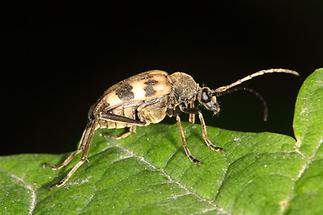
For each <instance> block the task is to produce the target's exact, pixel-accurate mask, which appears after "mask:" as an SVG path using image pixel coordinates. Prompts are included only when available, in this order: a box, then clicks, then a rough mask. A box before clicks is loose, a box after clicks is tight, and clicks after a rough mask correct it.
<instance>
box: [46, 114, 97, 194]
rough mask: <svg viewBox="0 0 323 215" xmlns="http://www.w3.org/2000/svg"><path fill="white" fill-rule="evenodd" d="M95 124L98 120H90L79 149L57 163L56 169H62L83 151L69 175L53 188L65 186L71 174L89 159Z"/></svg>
mask: <svg viewBox="0 0 323 215" xmlns="http://www.w3.org/2000/svg"><path fill="white" fill-rule="evenodd" d="M95 125H96V120H90V121H89V122H88V124H87V126H86V128H85V130H84V132H83V135H82V138H81V143H80V146H79V149H77V150H76V151H75V152H73V153H72V154H71V155H70V156H68V157H67V158H66V159H65V160H64V161H63V163H62V164H60V165H57V167H56V169H61V168H62V167H64V166H67V165H68V164H69V163H70V162H71V161H72V160H73V158H74V157H75V156H76V155H77V154H79V153H80V152H82V157H81V159H80V160H79V161H78V162H77V163H76V164H75V165H74V166H73V168H72V169H71V170H70V171H69V172H68V173H67V175H66V176H65V177H64V178H63V179H61V180H60V181H59V182H58V183H57V184H54V185H52V186H51V188H53V187H54V186H56V187H61V186H63V185H64V184H65V183H66V182H67V181H68V180H69V179H70V178H71V176H72V175H73V174H74V173H75V172H76V171H77V170H78V168H80V166H82V164H83V163H84V162H85V161H87V158H88V152H89V147H90V143H91V138H92V135H93V133H94V130H95Z"/></svg>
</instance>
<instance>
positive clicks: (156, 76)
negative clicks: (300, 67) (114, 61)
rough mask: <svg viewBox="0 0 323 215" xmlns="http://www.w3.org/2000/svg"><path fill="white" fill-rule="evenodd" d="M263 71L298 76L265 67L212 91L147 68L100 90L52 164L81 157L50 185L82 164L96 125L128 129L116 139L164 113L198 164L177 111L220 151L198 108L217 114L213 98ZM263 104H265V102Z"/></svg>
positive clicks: (189, 79)
mask: <svg viewBox="0 0 323 215" xmlns="http://www.w3.org/2000/svg"><path fill="white" fill-rule="evenodd" d="M267 73H288V74H292V75H296V76H299V74H298V73H297V72H295V71H292V70H288V69H280V68H277V69H268V70H261V71H259V72H256V73H253V74H251V75H248V76H246V77H244V78H242V79H239V80H238V81H236V82H233V83H232V84H229V85H226V86H222V87H219V88H217V89H215V90H212V89H210V88H208V87H200V86H199V84H197V83H196V82H195V81H194V79H193V78H192V77H191V76H190V75H188V74H186V73H182V72H175V73H172V74H170V75H169V74H168V73H167V72H164V71H160V70H151V71H148V72H143V73H140V74H137V75H134V76H132V77H130V78H128V79H125V80H123V81H121V82H119V83H117V84H115V85H113V86H112V87H110V88H109V89H108V90H106V91H105V92H104V94H103V95H102V96H101V98H100V99H99V100H98V101H97V102H96V103H95V104H94V105H93V106H92V107H91V108H90V110H89V114H88V118H89V119H88V123H87V125H86V128H85V130H84V132H83V135H82V138H81V141H80V144H79V147H78V149H77V150H76V151H74V152H72V153H71V154H70V155H69V156H68V157H67V158H66V159H65V160H64V161H63V162H62V163H61V164H57V165H53V166H52V168H53V169H54V170H58V169H61V168H63V167H65V166H67V165H68V164H69V163H70V162H71V161H72V160H73V158H74V157H75V156H76V155H78V154H80V153H82V157H81V159H80V160H79V161H78V162H77V163H76V164H75V166H74V167H73V168H72V169H71V170H70V171H69V172H68V173H67V175H66V176H65V177H64V178H63V179H62V180H60V181H59V182H58V183H57V184H54V185H53V186H57V187H60V186H63V185H64V184H65V183H66V182H67V181H68V180H69V179H70V177H71V176H72V175H73V174H74V173H75V172H76V171H77V169H78V168H79V167H80V166H82V164H83V163H84V162H85V161H86V160H87V158H88V152H89V146H90V143H91V138H92V135H93V133H94V131H95V130H96V129H98V128H109V129H114V128H129V131H127V132H125V133H123V134H121V135H120V136H118V137H117V138H124V137H127V136H128V135H129V134H131V133H135V131H136V126H147V125H149V124H150V123H159V122H160V121H162V120H163V119H164V118H165V117H166V115H167V116H169V117H173V116H174V117H175V118H176V121H177V125H178V129H179V134H180V137H181V140H182V146H183V148H184V151H185V154H186V155H187V157H188V158H189V159H190V160H191V161H192V162H193V163H198V162H199V160H197V159H196V158H195V157H194V156H192V154H191V152H190V150H189V149H188V147H187V144H186V140H185V136H184V131H183V128H182V123H181V118H180V117H179V115H178V114H179V112H184V113H188V114H189V122H191V123H194V122H195V114H197V115H198V117H199V120H200V123H201V128H202V137H203V140H204V142H205V143H206V145H207V146H208V147H209V148H210V149H212V150H214V151H222V150H223V148H221V147H219V146H216V145H214V144H213V143H212V142H211V141H210V140H209V139H208V137H207V132H206V125H205V122H204V119H203V115H202V113H201V111H200V109H199V107H201V106H202V107H204V108H205V109H207V110H209V111H212V112H213V113H214V114H217V113H219V111H220V107H219V104H218V102H217V97H218V96H221V95H223V94H226V93H228V92H229V91H232V90H234V89H236V88H234V87H236V86H237V85H240V84H241V83H243V82H245V81H247V80H250V79H252V78H254V77H256V76H261V75H264V74H267ZM243 89H245V90H247V91H249V92H251V93H254V94H255V95H256V96H258V97H259V98H260V99H261V100H262V101H264V100H263V99H262V97H261V96H260V95H259V94H257V93H256V92H255V91H253V90H251V89H248V88H243ZM265 106H266V105H265ZM265 115H266V114H265Z"/></svg>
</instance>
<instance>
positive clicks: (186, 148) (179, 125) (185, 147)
mask: <svg viewBox="0 0 323 215" xmlns="http://www.w3.org/2000/svg"><path fill="white" fill-rule="evenodd" d="M176 121H177V125H178V131H179V135H180V136H181V139H182V146H183V148H184V151H185V154H186V156H187V157H188V158H189V159H190V160H191V161H192V162H193V163H199V162H200V161H199V160H198V159H196V158H195V157H193V155H192V154H191V152H190V150H189V149H188V147H187V143H186V139H185V134H184V130H183V126H182V122H181V118H180V117H179V115H178V114H177V115H176Z"/></svg>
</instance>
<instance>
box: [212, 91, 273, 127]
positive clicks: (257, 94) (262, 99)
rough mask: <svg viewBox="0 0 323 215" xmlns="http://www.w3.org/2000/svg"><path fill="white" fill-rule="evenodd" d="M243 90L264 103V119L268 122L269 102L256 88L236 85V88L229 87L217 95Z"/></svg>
mask: <svg viewBox="0 0 323 215" xmlns="http://www.w3.org/2000/svg"><path fill="white" fill-rule="evenodd" d="M241 90H243V91H246V92H248V93H251V94H253V95H254V96H256V97H257V99H258V100H259V101H260V102H261V103H262V106H263V120H264V122H267V120H268V105H267V102H266V100H265V99H264V97H263V96H262V95H261V94H260V93H258V92H257V91H256V90H254V89H251V88H247V87H235V88H231V89H229V90H227V91H224V92H221V93H217V94H216V96H222V95H225V94H230V93H233V92H237V91H241Z"/></svg>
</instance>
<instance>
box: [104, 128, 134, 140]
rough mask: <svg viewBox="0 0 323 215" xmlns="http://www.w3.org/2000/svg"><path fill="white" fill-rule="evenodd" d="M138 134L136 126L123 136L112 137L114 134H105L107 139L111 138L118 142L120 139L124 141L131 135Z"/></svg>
mask: <svg viewBox="0 0 323 215" xmlns="http://www.w3.org/2000/svg"><path fill="white" fill-rule="evenodd" d="M134 133H136V126H135V125H132V126H131V127H130V128H129V130H128V131H126V132H124V133H122V134H119V135H112V134H104V136H105V137H111V138H114V139H116V140H120V139H123V138H126V137H128V136H129V135H131V134H134Z"/></svg>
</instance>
